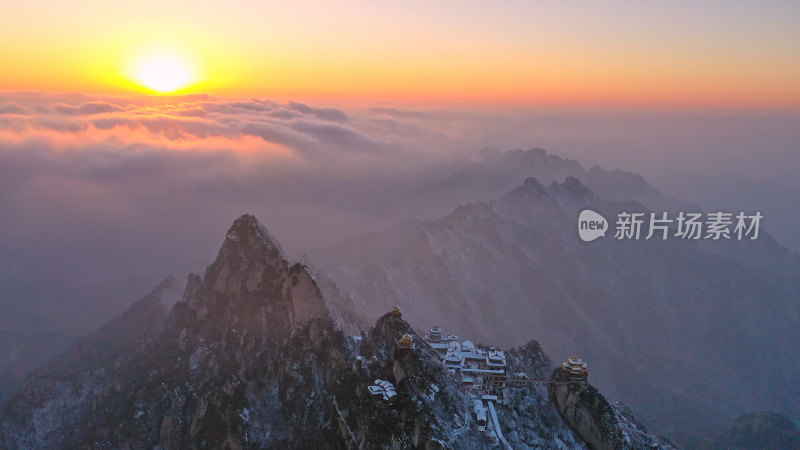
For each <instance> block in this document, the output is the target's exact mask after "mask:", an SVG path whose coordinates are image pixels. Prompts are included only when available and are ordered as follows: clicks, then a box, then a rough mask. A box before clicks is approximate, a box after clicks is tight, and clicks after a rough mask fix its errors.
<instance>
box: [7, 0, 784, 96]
mask: <svg viewBox="0 0 800 450" xmlns="http://www.w3.org/2000/svg"><path fill="white" fill-rule="evenodd" d="M768 3H769V2H768ZM65 5H66V4H65V3H63V2H58V1H55V0H41V1H36V2H0V41H2V42H3V43H5V44H6V45H2V46H0V61H3V64H0V90H4V91H44V92H63V91H69V92H81V93H102V94H114V95H117V94H127V93H134V92H138V93H143V92H147V93H150V94H153V93H158V94H164V93H169V94H177V93H180V94H190V93H192V94H196V93H205V94H210V95H216V96H233V97H249V96H258V97H269V98H292V99H320V100H321V99H339V100H344V101H350V100H356V101H363V100H369V101H372V100H375V101H387V102H405V101H413V102H417V101H420V102H432V103H440V102H464V103H476V104H494V103H503V104H505V103H514V104H520V105H530V106H536V107H539V106H542V105H551V104H552V105H565V106H580V105H586V106H595V105H599V106H627V105H631V106H636V105H642V106H667V107H672V106H684V105H685V106H687V107H695V106H704V107H705V106H707V107H720V108H734V107H736V108H738V107H743V108H772V107H775V108H791V109H796V108H798V107H799V106H800V84H798V83H797V80H798V79H800V58H798V55H800V28H799V27H797V26H796V17H798V14H800V3H797V2H782V3H780V4H778V3H775V4H768V5H762V4H760V3H758V4H757V3H752V2H751V3H748V2H733V4H731V5H726V7H724V8H723V7H720V6H719V5H718V2H711V1H710V0H701V1H699V2H687V1H683V0H681V1H677V2H662V3H659V4H658V5H653V4H650V3H641V2H633V1H629V0H612V1H610V2H608V4H606V2H603V3H593V2H589V3H584V2H579V3H574V2H555V3H553V2H535V1H534V2H489V1H485V0H483V1H474V2H466V3H465V4H458V5H455V4H451V2H430V1H425V0H408V1H407V2H402V3H395V2H365V1H360V0H343V1H341V2H321V1H313V0H297V1H294V2H257V1H253V0H225V1H221V0H208V1H202V2H190V1H188V0H176V1H174V2H159V3H157V4H156V3H153V4H152V5H148V7H142V4H141V2H114V1H108V0H74V1H73V2H70V3H69V5H68V6H65ZM156 5H157V6H156ZM677 23H679V24H681V26H680V27H677V26H675V24H677ZM161 53H167V54H168V55H171V56H169V57H166V58H160V57H158V56H157V55H159V54H161ZM151 59H152V62H148V61H151ZM170 67H172V68H170Z"/></svg>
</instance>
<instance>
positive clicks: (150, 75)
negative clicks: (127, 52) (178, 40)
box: [131, 52, 197, 94]
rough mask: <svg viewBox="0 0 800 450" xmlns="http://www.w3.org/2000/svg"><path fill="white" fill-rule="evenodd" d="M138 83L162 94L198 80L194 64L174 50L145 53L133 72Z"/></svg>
mask: <svg viewBox="0 0 800 450" xmlns="http://www.w3.org/2000/svg"><path fill="white" fill-rule="evenodd" d="M131 77H132V78H133V80H135V81H136V82H137V83H138V84H141V85H142V86H144V87H146V88H148V89H151V90H153V91H155V92H158V93H160V94H169V93H173V92H175V91H178V90H181V89H185V88H186V87H188V86H190V85H192V84H193V83H194V82H195V81H196V80H197V75H196V74H195V72H194V70H193V68H192V64H191V63H190V62H189V61H188V60H187V58H185V57H184V56H182V55H180V54H177V53H173V52H158V53H152V54H148V55H144V56H142V57H141V58H139V59H138V61H137V62H136V63H135V64H134V66H133V73H132V74H131Z"/></svg>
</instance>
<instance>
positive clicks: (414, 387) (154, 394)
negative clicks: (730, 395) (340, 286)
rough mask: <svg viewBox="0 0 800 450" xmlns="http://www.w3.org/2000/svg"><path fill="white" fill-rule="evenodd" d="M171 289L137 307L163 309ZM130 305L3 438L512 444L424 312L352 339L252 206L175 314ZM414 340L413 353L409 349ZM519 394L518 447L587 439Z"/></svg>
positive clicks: (226, 444)
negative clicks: (478, 420) (381, 383)
mask: <svg viewBox="0 0 800 450" xmlns="http://www.w3.org/2000/svg"><path fill="white" fill-rule="evenodd" d="M168 284H169V283H168ZM156 292H159V290H156ZM156 297H157V296H156V295H153V296H150V299H149V300H148V299H143V301H140V302H137V304H135V305H134V306H133V307H132V309H131V310H130V311H134V312H136V311H139V310H140V309H141V308H142V307H143V305H145V306H146V305H150V306H155V305H154V302H153V299H155V298H156ZM159 298H160V297H159ZM153 310H155V311H157V308H153ZM130 311H129V314H128V316H125V315H123V316H120V317H119V318H117V319H115V320H113V321H112V322H110V323H109V325H110V324H114V325H117V326H116V327H110V326H107V327H106V328H103V327H101V330H102V333H100V334H99V335H102V336H105V337H106V338H107V339H110V341H108V342H114V343H117V344H118V345H115V346H105V347H102V350H103V352H99V353H98V352H97V351H95V350H96V347H97V346H100V345H101V344H102V343H104V342H107V341H106V340H94V339H92V338H91V335H90V337H88V338H86V339H83V340H82V344H81V345H80V346H79V348H80V349H81V351H79V352H76V351H74V350H73V351H68V352H67V353H66V354H65V355H63V356H62V358H61V359H60V360H59V361H61V363H63V361H65V360H69V359H70V358H77V359H78V360H80V361H83V362H85V363H87V364H88V365H87V366H86V368H85V370H83V371H81V370H72V371H69V372H64V373H60V374H57V373H54V372H50V373H39V374H37V375H35V376H34V377H33V378H32V379H31V380H30V381H29V382H28V384H27V385H26V386H25V388H24V389H23V390H22V392H21V393H20V394H19V395H18V396H16V397H15V398H14V399H13V400H12V401H11V402H10V403H9V404H8V405H7V406H6V408H5V409H4V411H3V413H2V416H0V446H2V447H4V448H73V447H88V448H129V449H138V448H229V449H235V448H487V447H488V448H491V447H497V445H498V444H493V443H492V442H491V441H486V439H485V437H484V434H483V433H481V432H478V431H477V430H476V429H475V426H474V423H473V422H474V419H473V418H472V412H471V410H470V405H471V401H470V397H469V394H468V392H467V391H466V390H465V389H464V388H463V387H462V385H461V380H460V379H459V378H457V377H456V376H454V374H452V373H450V372H449V371H448V370H446V369H445V368H444V367H443V366H442V365H441V364H440V363H439V362H438V357H437V356H436V354H435V352H434V351H433V350H432V349H431V348H430V347H429V346H428V345H427V344H426V343H425V341H424V340H422V339H421V338H420V336H419V335H417V333H416V332H415V331H414V330H413V329H412V328H411V327H410V325H409V324H408V322H406V321H405V320H403V319H402V318H401V317H398V315H397V314H385V315H382V316H381V317H380V318H379V319H378V320H377V322H376V323H375V326H374V327H372V328H371V329H370V330H369V331H368V332H364V333H362V334H361V335H360V336H357V337H348V336H346V335H345V334H344V333H343V332H342V331H341V329H340V328H339V327H338V326H337V324H336V323H335V320H334V315H332V314H331V311H330V309H329V305H328V304H327V303H326V301H325V299H324V297H323V295H322V293H321V291H320V290H319V288H318V286H317V284H316V282H315V280H314V277H313V276H312V275H311V273H310V271H309V270H308V269H307V268H306V267H305V266H303V265H302V264H290V263H289V262H288V261H287V260H286V258H285V256H284V255H283V253H282V251H281V249H280V246H279V245H278V244H277V241H275V240H274V239H273V238H272V237H271V236H270V235H269V233H268V232H267V230H266V229H265V228H264V227H263V226H261V225H260V224H259V223H258V222H257V221H256V219H255V218H254V217H252V216H242V217H240V218H239V219H237V220H236V222H235V223H234V224H233V226H232V227H231V229H230V230H229V232H228V234H227V235H226V239H225V242H224V243H223V245H222V248H221V249H220V251H219V254H218V257H217V259H216V261H215V262H214V263H213V264H212V265H211V266H209V267H208V269H207V270H206V272H205V274H204V276H203V277H200V276H198V275H190V277H189V278H188V280H187V283H186V289H185V291H184V294H183V297H182V299H181V300H179V301H177V302H175V304H174V306H173V307H172V309H171V310H170V312H169V314H168V315H166V316H165V317H163V318H161V319H159V318H158V316H157V314H156V315H153V316H147V315H145V316H142V315H136V314H133V313H132V312H130ZM124 317H138V318H141V317H151V318H152V320H153V323H152V324H151V325H152V326H150V327H143V328H139V330H140V332H141V334H140V335H138V336H134V335H133V334H132V333H131V330H132V329H133V328H131V327H128V328H125V325H126V324H125V323H121V322H122V321H123V318H124ZM128 325H129V324H128ZM115 329H116V330H119V332H120V334H119V335H115V334H114V330H115ZM404 335H408V336H410V337H411V339H413V342H415V344H416V345H415V346H413V348H401V347H398V345H397V342H398V340H399V339H400V338H401V337H403V336H404ZM134 344H135V345H134ZM115 353H116V354H115ZM509 360H510V364H511V366H512V367H513V370H516V371H526V372H529V373H531V375H532V376H537V377H539V376H543V375H544V374H547V373H549V372H551V371H552V363H551V361H550V359H549V358H548V357H547V355H545V354H544V352H543V351H542V350H541V347H539V345H538V344H536V343H535V342H529V343H528V344H527V345H526V346H523V347H520V348H518V349H513V350H510V351H509ZM56 367H58V366H56V365H54V366H51V369H54V368H56ZM69 367H72V368H75V365H72V366H69ZM375 379H383V380H388V381H389V382H391V383H392V384H393V386H394V387H395V388H396V392H397V395H396V398H394V399H393V400H392V401H391V402H387V401H383V400H381V399H380V398H379V397H376V396H374V395H372V393H371V392H370V391H369V389H368V387H369V386H370V385H372V384H373V383H374V382H375ZM509 398H510V400H509V406H508V408H505V409H503V410H501V411H500V412H499V413H498V414H499V415H500V423H501V424H502V425H501V426H502V428H503V432H504V434H505V435H506V436H507V440H508V442H509V444H510V446H512V447H513V448H583V447H584V444H583V443H582V441H581V438H580V437H578V435H576V434H575V432H574V431H573V430H572V429H571V428H570V426H569V423H568V422H565V421H564V420H563V419H562V418H561V416H560V415H559V411H558V409H557V406H556V404H555V403H553V402H552V401H550V399H549V397H548V395H547V392H546V391H545V389H544V388H543V387H530V388H524V389H518V390H517V391H515V392H513V393H510V394H509ZM643 433H644V431H643ZM648 436H649V435H648ZM648 439H651V437H648ZM652 439H655V438H654V437H653V438H652ZM622 442H623V443H624V442H628V443H629V444H630V445H633V446H636V445H638V444H636V442H638V441H622ZM648 442H649V441H648ZM615 443H616V444H620V441H615ZM631 443H632V444H631ZM665 447H666V445H665Z"/></svg>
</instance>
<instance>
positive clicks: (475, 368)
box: [424, 327, 509, 398]
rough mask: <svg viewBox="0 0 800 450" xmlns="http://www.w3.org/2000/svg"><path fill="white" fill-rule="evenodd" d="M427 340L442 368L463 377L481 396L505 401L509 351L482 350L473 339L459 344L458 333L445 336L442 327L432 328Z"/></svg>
mask: <svg viewBox="0 0 800 450" xmlns="http://www.w3.org/2000/svg"><path fill="white" fill-rule="evenodd" d="M424 339H425V342H427V343H428V345H430V346H431V348H433V349H434V350H435V351H436V353H437V354H439V357H440V358H441V362H442V365H444V366H445V367H448V368H450V369H452V370H454V371H455V372H458V373H459V374H460V375H461V381H462V383H464V387H466V388H467V389H469V390H470V391H472V392H473V393H474V394H476V395H479V396H481V395H495V396H498V397H499V398H502V395H503V388H505V387H506V384H507V381H508V378H509V377H508V375H507V374H506V355H505V352H503V351H502V350H498V349H497V348H495V347H489V348H488V349H484V348H481V347H478V346H476V345H475V343H474V342H472V341H470V340H465V341H459V339H458V336H456V335H454V334H451V335H449V336H443V335H442V329H441V328H439V327H433V328H431V329H430V332H429V333H428V334H426V335H425V338H424Z"/></svg>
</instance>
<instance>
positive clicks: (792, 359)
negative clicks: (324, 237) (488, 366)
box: [309, 177, 800, 432]
mask: <svg viewBox="0 0 800 450" xmlns="http://www.w3.org/2000/svg"><path fill="white" fill-rule="evenodd" d="M645 192H647V191H645ZM630 196H631V197H636V196H637V195H636V193H635V192H630ZM640 196H641V194H640ZM642 197H643V196H642ZM587 207H588V208H591V209H593V210H595V211H599V212H601V213H602V214H603V215H604V216H606V217H608V218H614V217H616V215H617V213H618V212H620V211H641V212H647V211H648V209H647V208H645V206H644V205H642V204H641V203H640V202H638V201H633V200H626V201H609V200H605V199H603V198H602V196H599V195H596V194H595V193H593V192H592V191H591V190H590V189H589V188H587V187H586V186H584V185H583V184H582V183H581V181H579V180H578V179H577V178H573V177H568V178H566V181H564V182H563V183H553V184H551V185H550V186H545V185H543V184H541V183H540V182H538V181H537V180H536V179H533V178H529V179H527V180H525V182H524V183H523V184H522V185H520V186H518V187H516V188H514V189H513V190H511V191H510V192H508V193H507V194H505V195H503V196H502V197H500V198H498V199H496V200H492V201H488V202H477V203H469V204H466V205H462V206H459V207H458V208H457V209H455V211H454V212H452V213H450V214H449V215H447V216H445V217H443V218H441V219H437V220H429V221H408V222H403V223H399V224H397V225H395V226H394V227H391V228H388V229H386V230H383V231H380V232H376V233H370V234H367V235H364V236H362V237H358V238H354V239H349V240H346V241H343V242H341V243H339V244H336V245H333V246H330V247H327V248H322V249H319V250H316V251H312V252H310V253H309V260H310V261H312V262H313V264H314V265H315V267H317V268H318V269H319V270H321V271H323V272H324V273H325V275H326V276H328V277H330V278H331V279H332V280H334V282H335V285H336V286H337V288H338V289H339V290H341V291H342V292H344V293H346V294H347V295H348V296H349V298H351V299H352V301H353V302H354V304H355V308H354V310H355V311H360V312H362V313H363V314H364V315H365V316H369V315H372V314H374V313H375V312H376V311H381V310H383V309H385V308H386V307H387V306H388V305H392V304H399V305H401V307H403V308H405V309H406V311H407V316H408V320H409V321H410V323H412V324H414V325H415V326H419V327H429V326H433V325H441V326H442V327H446V328H447V329H453V330H455V331H456V332H457V333H459V334H467V335H471V336H476V337H477V338H478V339H480V340H486V341H489V340H492V341H495V342H499V343H501V344H502V345H506V346H513V345H519V344H520V343H521V342H523V341H524V340H525V339H526V336H527V335H529V334H531V333H532V332H533V333H536V334H537V336H539V337H538V338H537V339H539V341H540V342H541V343H542V345H543V347H544V348H545V349H546V350H547V351H548V352H550V353H551V354H553V355H554V356H555V357H556V358H564V357H566V356H568V355H570V354H572V353H578V354H580V355H581V356H583V357H585V358H586V360H588V361H589V362H590V364H591V365H592V367H593V377H594V379H595V380H596V382H597V385H598V386H599V387H600V388H601V389H603V390H604V391H606V392H609V393H612V396H614V397H616V398H620V399H621V400H623V401H625V402H626V403H628V404H630V405H631V406H632V407H634V409H636V410H637V411H642V412H643V413H645V414H646V415H645V416H644V418H645V419H646V420H648V421H650V423H656V424H659V425H660V426H662V427H664V428H668V429H672V430H679V429H683V430H691V431H692V432H698V431H699V432H702V431H703V428H704V427H706V426H709V425H711V424H718V423H723V422H725V421H727V420H733V419H734V418H735V417H738V416H739V415H740V414H742V413H745V412H751V411H754V410H756V411H760V410H770V411H780V412H783V413H785V414H787V415H789V416H791V417H798V414H800V410H798V404H797V403H796V402H795V401H794V400H793V399H795V398H797V397H798V395H800V378H798V376H799V375H798V372H797V370H796V368H797V361H799V360H800V352H799V351H798V348H797V346H796V345H795V343H796V342H798V339H800V334H798V330H800V327H799V326H798V325H800V315H798V311H800V267H798V264H797V261H796V260H794V259H793V258H792V257H791V254H790V253H789V252H788V251H786V250H785V249H783V248H782V247H780V246H779V245H777V244H776V243H775V242H774V241H773V240H771V238H769V236H768V235H767V236H766V237H765V239H763V240H757V241H752V242H746V241H730V242H727V243H722V242H702V241H701V242H690V241H680V240H677V239H670V240H666V241H662V240H639V241H617V240H616V239H613V235H612V233H609V234H608V235H607V237H606V238H605V239H601V240H599V241H597V242H593V243H590V244H587V243H583V242H581V241H580V240H579V239H578V237H577V231H576V226H577V225H576V224H577V217H578V213H579V212H580V211H581V210H582V209H584V208H587ZM672 232H673V233H674V229H673V231H672ZM718 244H719V245H718ZM715 245H718V246H717V248H714V246H715ZM734 246H739V248H738V249H732V248H731V247H734ZM726 255H727V256H726ZM731 255H733V256H731ZM736 255H738V256H736ZM743 255H745V256H746V255H750V256H752V257H742V256H743ZM757 255H770V256H769V257H764V258H758V257H756V256H757ZM685 432H688V431H685Z"/></svg>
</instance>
